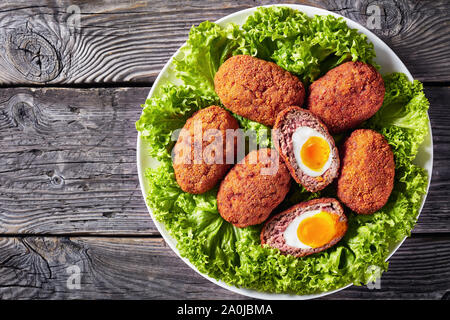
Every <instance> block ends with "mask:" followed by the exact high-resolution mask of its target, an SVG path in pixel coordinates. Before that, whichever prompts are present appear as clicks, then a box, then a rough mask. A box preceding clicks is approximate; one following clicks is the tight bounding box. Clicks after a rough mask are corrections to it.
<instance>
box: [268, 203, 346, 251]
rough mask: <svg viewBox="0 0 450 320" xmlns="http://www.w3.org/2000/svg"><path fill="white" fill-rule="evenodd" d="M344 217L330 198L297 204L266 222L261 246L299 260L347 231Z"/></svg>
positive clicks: (320, 249)
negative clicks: (271, 248)
mask: <svg viewBox="0 0 450 320" xmlns="http://www.w3.org/2000/svg"><path fill="white" fill-rule="evenodd" d="M347 227H348V225H347V217H346V216H345V214H344V210H343V209H342V206H341V204H340V203H339V202H338V201H337V200H336V199H333V198H321V199H314V200H311V201H307V202H302V203H299V204H297V205H295V206H293V207H291V208H289V209H287V210H285V211H283V212H281V213H279V214H277V215H275V216H274V217H272V218H271V219H270V220H268V221H267V222H266V223H265V225H264V227H263V229H262V231H261V244H262V245H266V244H267V245H269V246H270V247H273V248H276V249H279V250H280V251H281V253H283V254H290V255H293V256H295V257H303V256H307V255H310V254H313V253H317V252H320V251H323V250H326V249H328V248H330V247H332V246H333V245H335V244H336V243H337V242H338V241H339V240H341V239H342V237H343V236H344V235H345V233H346V232H347Z"/></svg>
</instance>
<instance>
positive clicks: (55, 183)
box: [0, 87, 450, 235]
mask: <svg viewBox="0 0 450 320" xmlns="http://www.w3.org/2000/svg"><path fill="white" fill-rule="evenodd" d="M148 91H149V88H147V87H144V88H95V89H68V88H9V89H0V145H1V148H0V234H72V235H74V234H78V235H80V234H104V235H130V234H132V235H135V234H141V235H157V234H159V233H158V231H157V229H156V228H155V226H154V224H153V222H152V221H151V219H150V217H149V215H148V213H147V210H146V207H145V204H144V200H143V198H142V195H141V191H140V189H139V182H138V178H137V169H136V137H137V133H136V130H135V127H134V122H135V121H136V120H137V119H138V118H139V115H140V112H141V108H140V103H142V102H144V101H145V97H146V96H147V93H148ZM425 92H426V95H427V97H428V98H429V99H430V102H431V109H430V117H431V122H432V127H433V135H434V154H435V162H434V171H433V177H432V185H431V188H430V193H429V195H428V198H427V202H426V204H425V207H424V209H423V212H422V214H421V216H420V218H419V222H418V224H417V226H416V228H415V229H414V231H413V232H414V233H431V232H439V233H445V232H450V223H449V222H450V206H449V203H448V198H449V196H450V190H449V188H448V184H449V178H450V169H449V167H448V163H449V161H450V150H449V149H448V143H449V142H450V140H449V139H450V128H449V127H448V123H449V121H450V118H449V114H448V112H447V101H449V100H450V88H449V87H426V89H425Z"/></svg>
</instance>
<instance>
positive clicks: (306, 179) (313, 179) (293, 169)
mask: <svg viewBox="0 0 450 320" xmlns="http://www.w3.org/2000/svg"><path fill="white" fill-rule="evenodd" d="M272 137H273V140H274V144H275V147H276V149H277V150H278V153H279V154H280V155H281V158H282V159H283V160H284V162H285V163H286V166H287V167H288V169H289V172H290V173H291V175H292V177H293V178H294V179H295V181H297V183H300V184H301V185H303V186H304V187H305V188H306V189H307V190H308V191H310V192H316V191H319V190H322V189H323V188H325V187H326V186H327V185H329V184H330V183H331V182H332V181H333V180H334V179H335V178H336V177H337V176H338V174H339V154H338V150H337V148H336V146H335V143H334V140H333V137H332V136H331V135H330V133H329V132H328V129H327V128H326V126H325V125H324V124H323V123H322V121H320V119H319V118H318V117H316V116H315V115H314V114H312V113H311V112H310V111H308V110H305V109H301V108H299V107H289V108H287V109H285V110H283V111H281V112H280V113H279V114H278V116H277V120H276V122H275V126H274V130H273V134H272Z"/></svg>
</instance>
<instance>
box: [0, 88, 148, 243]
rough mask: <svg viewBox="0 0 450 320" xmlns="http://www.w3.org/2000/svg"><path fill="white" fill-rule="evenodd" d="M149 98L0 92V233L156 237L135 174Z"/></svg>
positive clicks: (135, 93) (125, 92) (143, 91)
mask: <svg viewBox="0 0 450 320" xmlns="http://www.w3.org/2000/svg"><path fill="white" fill-rule="evenodd" d="M148 91H149V88H127V89H118V88H116V89H110V88H101V89H61V88H53V89H29V88H15V89H0V143H1V148H0V164H1V167H0V203H1V205H0V233H12V234H22V233H37V234H40V233H51V234H61V233H71V234H80V233H87V232H95V233H105V234H129V233H132V234H150V235H151V234H156V232H157V231H156V228H155V227H154V225H153V223H152V221H151V219H150V216H149V214H148V212H147V209H146V207H145V204H144V200H143V198H142V194H141V191H140V188H139V181H138V177H137V169H136V139H137V132H136V129H135V126H134V122H135V121H136V120H137V119H138V118H139V115H140V112H141V107H140V103H143V102H144V101H145V97H146V95H147V93H148Z"/></svg>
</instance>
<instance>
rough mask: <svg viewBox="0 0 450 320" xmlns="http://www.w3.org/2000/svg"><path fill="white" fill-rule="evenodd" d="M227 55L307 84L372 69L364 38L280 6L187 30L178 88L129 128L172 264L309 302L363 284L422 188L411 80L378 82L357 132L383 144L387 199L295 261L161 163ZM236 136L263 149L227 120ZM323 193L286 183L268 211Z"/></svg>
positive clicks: (404, 227) (205, 101) (421, 105)
mask: <svg viewBox="0 0 450 320" xmlns="http://www.w3.org/2000/svg"><path fill="white" fill-rule="evenodd" d="M234 54H250V55H253V56H257V57H259V58H262V59H266V60H272V61H275V62H276V63H277V64H279V65H280V66H282V67H283V68H285V69H287V70H289V71H291V72H293V73H295V74H296V75H297V76H299V77H300V78H301V79H302V80H303V81H306V82H309V81H313V80H314V79H316V78H317V77H318V76H320V75H321V74H322V73H324V72H326V71H328V70H329V69H331V68H333V67H335V66H337V65H338V64H340V63H342V62H344V61H346V60H350V59H351V60H361V61H365V62H367V63H373V60H372V59H373V58H374V57H375V52H374V50H373V45H372V44H370V43H368V42H367V41H366V38H365V36H364V35H361V34H359V33H358V32H357V31H356V30H352V29H349V28H348V27H347V25H346V24H345V22H344V21H343V20H341V19H337V18H334V17H332V16H321V17H312V18H311V17H308V16H306V15H305V14H303V13H301V12H298V11H295V10H292V9H289V8H283V7H269V8H261V9H258V10H257V11H256V12H255V13H254V14H253V15H252V16H250V17H249V18H248V19H247V21H246V23H245V24H244V25H243V26H242V27H239V26H236V25H233V24H230V25H227V26H225V27H221V26H218V25H217V24H214V23H211V22H203V23H201V24H200V25H199V26H198V27H196V28H192V30H191V32H190V35H189V40H188V41H187V44H186V45H185V46H184V47H183V48H182V50H181V55H180V57H178V58H177V59H176V61H175V73H176V75H177V77H178V78H179V79H181V80H182V81H183V83H184V85H181V86H175V85H173V84H170V83H169V84H167V85H165V86H163V87H162V88H161V89H159V90H158V91H157V92H155V94H154V95H153V97H152V98H151V99H149V100H147V101H146V103H145V104H144V105H143V108H144V109H143V113H142V116H141V118H140V119H139V121H137V123H136V128H137V130H138V131H139V132H140V133H141V136H142V139H144V140H145V143H146V144H147V145H148V149H149V155H150V156H151V157H154V158H156V159H157V160H159V166H158V167H156V168H147V169H146V172H145V176H146V179H147V184H148V194H147V199H146V201H147V203H148V205H149V206H150V207H151V208H152V209H153V214H154V216H155V218H156V219H157V220H158V221H160V222H161V223H163V224H164V226H165V227H166V229H167V230H168V231H169V233H170V234H171V236H172V237H173V238H174V239H175V240H176V242H177V248H178V250H179V252H180V254H181V256H183V257H185V258H187V259H189V261H190V262H191V263H192V264H193V265H195V267H196V268H197V269H198V270H199V271H200V272H202V273H204V274H207V275H209V276H210V277H213V278H215V279H220V280H222V281H224V282H226V283H228V284H231V285H235V286H241V287H246V288H252V289H256V290H263V291H267V292H288V293H295V294H310V293H318V292H324V291H329V290H333V289H336V288H340V287H342V286H345V285H347V284H349V283H354V284H356V285H361V284H365V283H367V282H368V281H370V280H371V279H372V276H373V272H372V271H373V270H374V268H375V269H376V270H379V272H381V271H384V270H387V267H388V264H387V263H386V262H385V260H386V257H387V256H388V255H389V253H390V250H391V249H392V245H393V244H395V243H396V242H398V241H399V240H401V239H402V238H403V237H404V236H407V235H409V234H410V232H411V230H412V228H413V226H414V224H415V220H416V216H417V213H418V210H419V209H420V205H421V202H422V197H423V195H424V194H425V192H426V188H427V183H428V179H427V175H426V171H425V170H424V169H422V168H420V167H418V166H416V165H414V164H413V163H412V161H413V160H414V158H415V156H416V154H417V152H418V148H419V146H420V145H421V143H422V142H423V140H424V138H425V137H426V135H427V134H428V116H427V109H428V106H429V104H428V101H427V99H426V98H425V95H424V94H423V90H422V85H421V84H420V82H418V81H414V82H410V81H409V80H408V78H407V77H406V76H405V75H403V74H400V73H394V74H391V75H386V76H385V77H384V81H385V86H386V94H385V98H384V103H383V106H382V107H381V109H380V111H379V112H378V113H376V114H375V116H374V117H372V118H371V119H370V120H368V121H367V122H365V123H364V124H363V125H362V127H365V128H372V129H374V130H377V131H378V132H381V133H382V134H383V135H384V136H385V137H386V139H387V140H388V142H389V144H390V145H391V146H392V149H393V151H394V155H395V161H396V176H395V184H394V190H393V192H392V195H391V196H390V198H389V201H388V203H387V204H386V206H384V207H383V208H382V209H381V210H380V211H379V212H377V213H375V214H373V215H369V216H363V215H357V214H355V213H352V212H347V214H348V217H349V230H348V232H347V234H346V235H345V237H344V238H343V239H342V240H341V241H340V242H339V243H338V244H337V245H335V246H334V247H332V248H330V249H328V250H326V251H323V252H320V253H317V254H314V255H311V256H308V257H305V258H302V259H298V258H294V257H292V256H284V255H281V254H280V252H279V251H278V250H277V249H271V248H267V247H261V244H260V240H259V232H260V229H261V226H252V227H247V228H243V229H240V228H236V227H234V226H233V225H231V224H229V223H228V222H226V221H225V220H223V219H222V218H221V216H220V214H219V213H218V211H217V201H216V194H217V188H216V189H213V190H211V191H209V192H207V193H205V194H201V195H192V194H188V193H185V192H183V191H182V190H181V189H180V187H179V186H178V184H177V182H176V180H175V177H174V171H173V167H172V162H171V157H170V153H171V149H172V147H173V143H174V142H173V137H172V135H173V133H174V131H175V130H176V129H179V128H181V127H182V126H183V125H184V123H185V121H186V119H187V118H188V117H190V116H191V115H192V114H193V113H194V112H195V111H197V110H199V109H201V108H204V107H207V106H209V105H211V104H219V105H220V100H219V98H218V97H217V95H216V94H215V92H214V75H215V72H216V71H217V69H218V67H219V66H220V64H221V63H223V62H224V61H225V60H226V59H227V58H228V57H229V56H231V55H234ZM233 115H234V116H235V117H236V119H237V120H238V122H239V124H240V126H241V128H243V129H252V130H254V131H256V132H257V133H258V134H257V143H258V144H259V145H260V146H270V145H271V140H270V135H267V134H266V133H267V131H268V128H267V127H265V126H264V125H262V124H259V123H256V122H254V121H250V120H248V119H245V118H243V117H240V116H238V115H235V114H233ZM335 192H336V191H335V189H334V187H333V186H332V185H331V186H329V187H327V188H326V189H324V190H322V191H321V192H317V193H309V192H307V191H306V190H305V189H304V188H302V187H301V186H298V185H296V184H294V185H293V186H292V189H291V190H290V192H289V194H288V195H287V197H286V199H285V201H284V202H283V203H282V204H281V205H280V207H279V208H278V210H282V209H285V208H287V207H289V206H291V205H293V204H295V203H298V202H301V201H305V200H308V199H312V198H316V197H321V196H335Z"/></svg>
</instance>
